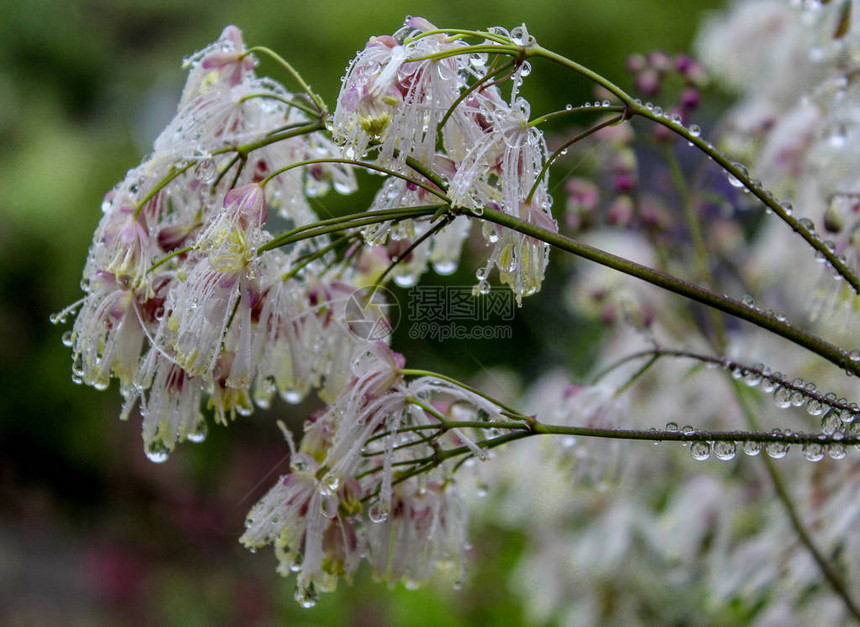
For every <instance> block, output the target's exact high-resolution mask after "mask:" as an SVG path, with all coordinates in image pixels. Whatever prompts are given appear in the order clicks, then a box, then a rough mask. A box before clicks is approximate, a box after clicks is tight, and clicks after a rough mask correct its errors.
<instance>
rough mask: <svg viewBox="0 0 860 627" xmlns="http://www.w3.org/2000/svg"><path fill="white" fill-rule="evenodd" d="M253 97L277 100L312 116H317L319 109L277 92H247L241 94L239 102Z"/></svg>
mask: <svg viewBox="0 0 860 627" xmlns="http://www.w3.org/2000/svg"><path fill="white" fill-rule="evenodd" d="M253 98H265V99H268V100H277V101H279V102H283V103H284V104H285V105H287V106H289V107H293V108H294V109H298V110H299V111H304V112H305V113H307V114H308V115H310V116H312V117H318V116H319V111H314V110H313V109H311V108H310V107H309V106H307V105H306V104H303V103H301V102H296V101H295V100H290V99H289V98H284V97H283V96H279V95H277V94H266V93H261V94H248V95H247V96H243V97H242V98H241V99H240V100H239V102H240V103H241V102H245V101H246V100H251V99H253Z"/></svg>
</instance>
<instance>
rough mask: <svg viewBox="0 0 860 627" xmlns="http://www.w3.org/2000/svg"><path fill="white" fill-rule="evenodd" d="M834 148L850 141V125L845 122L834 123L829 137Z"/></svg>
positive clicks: (829, 141) (828, 139)
mask: <svg viewBox="0 0 860 627" xmlns="http://www.w3.org/2000/svg"><path fill="white" fill-rule="evenodd" d="M827 141H828V143H829V144H830V145H831V146H833V147H834V148H842V147H844V146H845V145H846V144H847V143H848V127H847V126H846V125H845V124H834V125H833V127H832V128H831V129H830V135H829V136H828V138H827Z"/></svg>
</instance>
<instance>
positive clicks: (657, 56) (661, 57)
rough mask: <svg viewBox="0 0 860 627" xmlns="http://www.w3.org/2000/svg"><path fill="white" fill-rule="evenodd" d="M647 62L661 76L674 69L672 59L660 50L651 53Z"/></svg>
mask: <svg viewBox="0 0 860 627" xmlns="http://www.w3.org/2000/svg"><path fill="white" fill-rule="evenodd" d="M647 61H648V65H649V66H651V67H652V68H653V69H655V70H657V71H658V72H660V73H661V74H663V73H665V72H668V71H669V70H671V69H672V57H670V56H669V55H668V54H666V53H665V52H662V51H660V50H654V51H652V52H649V53H648V57H647Z"/></svg>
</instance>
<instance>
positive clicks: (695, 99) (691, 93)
mask: <svg viewBox="0 0 860 627" xmlns="http://www.w3.org/2000/svg"><path fill="white" fill-rule="evenodd" d="M701 99H702V96H701V94H700V93H699V90H698V89H695V88H693V87H688V88H687V89H685V90H684V92H683V93H682V94H681V107H682V108H683V109H685V110H687V111H691V110H693V109H695V108H697V107H698V106H699V103H700V102H701Z"/></svg>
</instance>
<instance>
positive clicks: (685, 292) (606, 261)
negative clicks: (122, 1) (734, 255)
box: [464, 208, 860, 375]
mask: <svg viewBox="0 0 860 627" xmlns="http://www.w3.org/2000/svg"><path fill="white" fill-rule="evenodd" d="M464 212H465V211H464ZM469 215H471V214H469ZM478 217H480V218H482V219H484V220H488V221H490V222H494V223H495V224H499V225H501V226H505V227H508V228H510V229H513V230H515V231H518V232H520V233H523V234H525V235H528V236H530V237H533V238H535V239H538V240H541V241H543V242H546V243H548V244H550V245H552V246H555V247H556V248H559V249H561V250H564V251H567V252H569V253H572V254H574V255H577V256H579V257H583V258H585V259H588V260H590V261H594V262H596V263H599V264H601V265H603V266H606V267H608V268H612V269H613V270H617V271H619V272H623V273H624V274H629V275H630V276H634V277H636V278H638V279H641V280H643V281H646V282H648V283H651V284H652V285H657V286H658V287H662V288H663V289H666V290H669V291H670V292H674V293H676V294H679V295H681V296H685V297H687V298H689V299H691V300H695V301H697V302H700V303H702V304H704V305H707V306H709V307H713V308H715V309H718V310H720V311H723V312H725V313H727V314H730V315H732V316H735V317H736V318H740V319H741V320H746V321H747V322H751V323H752V324H754V325H756V326H758V327H761V328H762V329H765V330H767V331H770V332H772V333H775V334H776V335H779V336H780V337H783V338H785V339H787V340H789V341H790V342H793V343H794V344H797V345H798V346H802V347H803V348H805V349H807V350H809V351H811V352H813V353H815V354H816V355H820V356H821V357H823V358H824V359H826V360H828V361H829V362H831V363H833V364H835V365H837V366H839V367H840V368H843V369H845V370H846V371H848V372H851V373H852V374H855V375H860V362H856V361H853V360H852V359H851V357H850V356H849V354H848V352H847V351H845V350H844V349H842V348H840V347H838V346H835V345H833V344H830V343H829V342H826V341H825V340H823V339H822V338H820V337H818V336H815V335H812V334H810V333H807V332H806V331H803V330H802V329H799V328H798V327H795V326H794V325H791V324H789V323H788V322H783V321H781V320H778V319H777V318H775V317H773V316H769V315H766V314H764V313H762V312H760V311H758V310H755V309H752V308H750V307H748V306H746V305H744V304H743V303H741V302H740V301H737V300H734V299H733V298H729V297H728V296H723V295H720V294H717V293H715V292H712V291H710V290H708V289H705V288H703V287H700V286H698V285H694V284H692V283H688V282H687V281H684V280H682V279H679V278H677V277H674V276H672V275H669V274H665V273H663V272H659V271H657V270H654V269H653V268H649V267H647V266H643V265H641V264H638V263H635V262H633V261H630V260H629V259H625V258H624V257H619V256H617V255H613V254H612V253H608V252H606V251H603V250H600V249H598V248H594V247H592V246H589V245H587V244H583V243H581V242H577V241H576V240H572V239H570V238H569V237H566V236H564V235H561V234H559V233H556V232H554V231H548V230H546V229H542V228H540V227H538V226H535V225H533V224H529V223H527V222H525V221H523V220H521V219H520V218H517V217H514V216H511V215H508V214H506V213H504V212H501V211H497V210H495V209H490V208H485V209H484V211H483V213H482V214H481V215H480V216H478Z"/></svg>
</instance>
